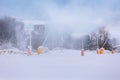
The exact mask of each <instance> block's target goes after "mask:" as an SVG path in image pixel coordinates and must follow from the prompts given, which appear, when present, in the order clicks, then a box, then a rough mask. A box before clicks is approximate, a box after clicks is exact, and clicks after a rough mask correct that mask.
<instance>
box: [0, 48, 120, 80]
mask: <svg viewBox="0 0 120 80" xmlns="http://www.w3.org/2000/svg"><path fill="white" fill-rule="evenodd" d="M119 61H120V54H119V53H116V54H108V53H106V54H103V55H98V54H96V52H95V51H87V52H85V56H81V55H80V51H76V50H53V51H49V52H47V53H43V54H41V55H36V54H34V55H31V56H27V55H21V54H1V55H0V80H119V79H120V62H119Z"/></svg>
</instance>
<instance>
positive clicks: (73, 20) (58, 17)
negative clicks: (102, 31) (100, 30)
mask: <svg viewBox="0 0 120 80" xmlns="http://www.w3.org/2000/svg"><path fill="white" fill-rule="evenodd" d="M119 3H120V1H119V0H29V1H28V0H0V10H1V13H0V16H6V15H7V16H13V17H16V18H18V19H21V20H23V21H25V22H27V24H28V23H29V24H32V23H41V22H42V23H45V24H46V26H47V27H49V28H50V29H51V30H52V31H51V32H54V31H56V32H58V33H61V32H63V33H64V32H66V31H70V32H73V33H84V32H90V31H92V30H94V29H96V28H97V27H100V26H104V25H114V24H118V25H119V21H120V18H119V16H120V11H119V9H120V5H119ZM118 25H117V26H118Z"/></svg>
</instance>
